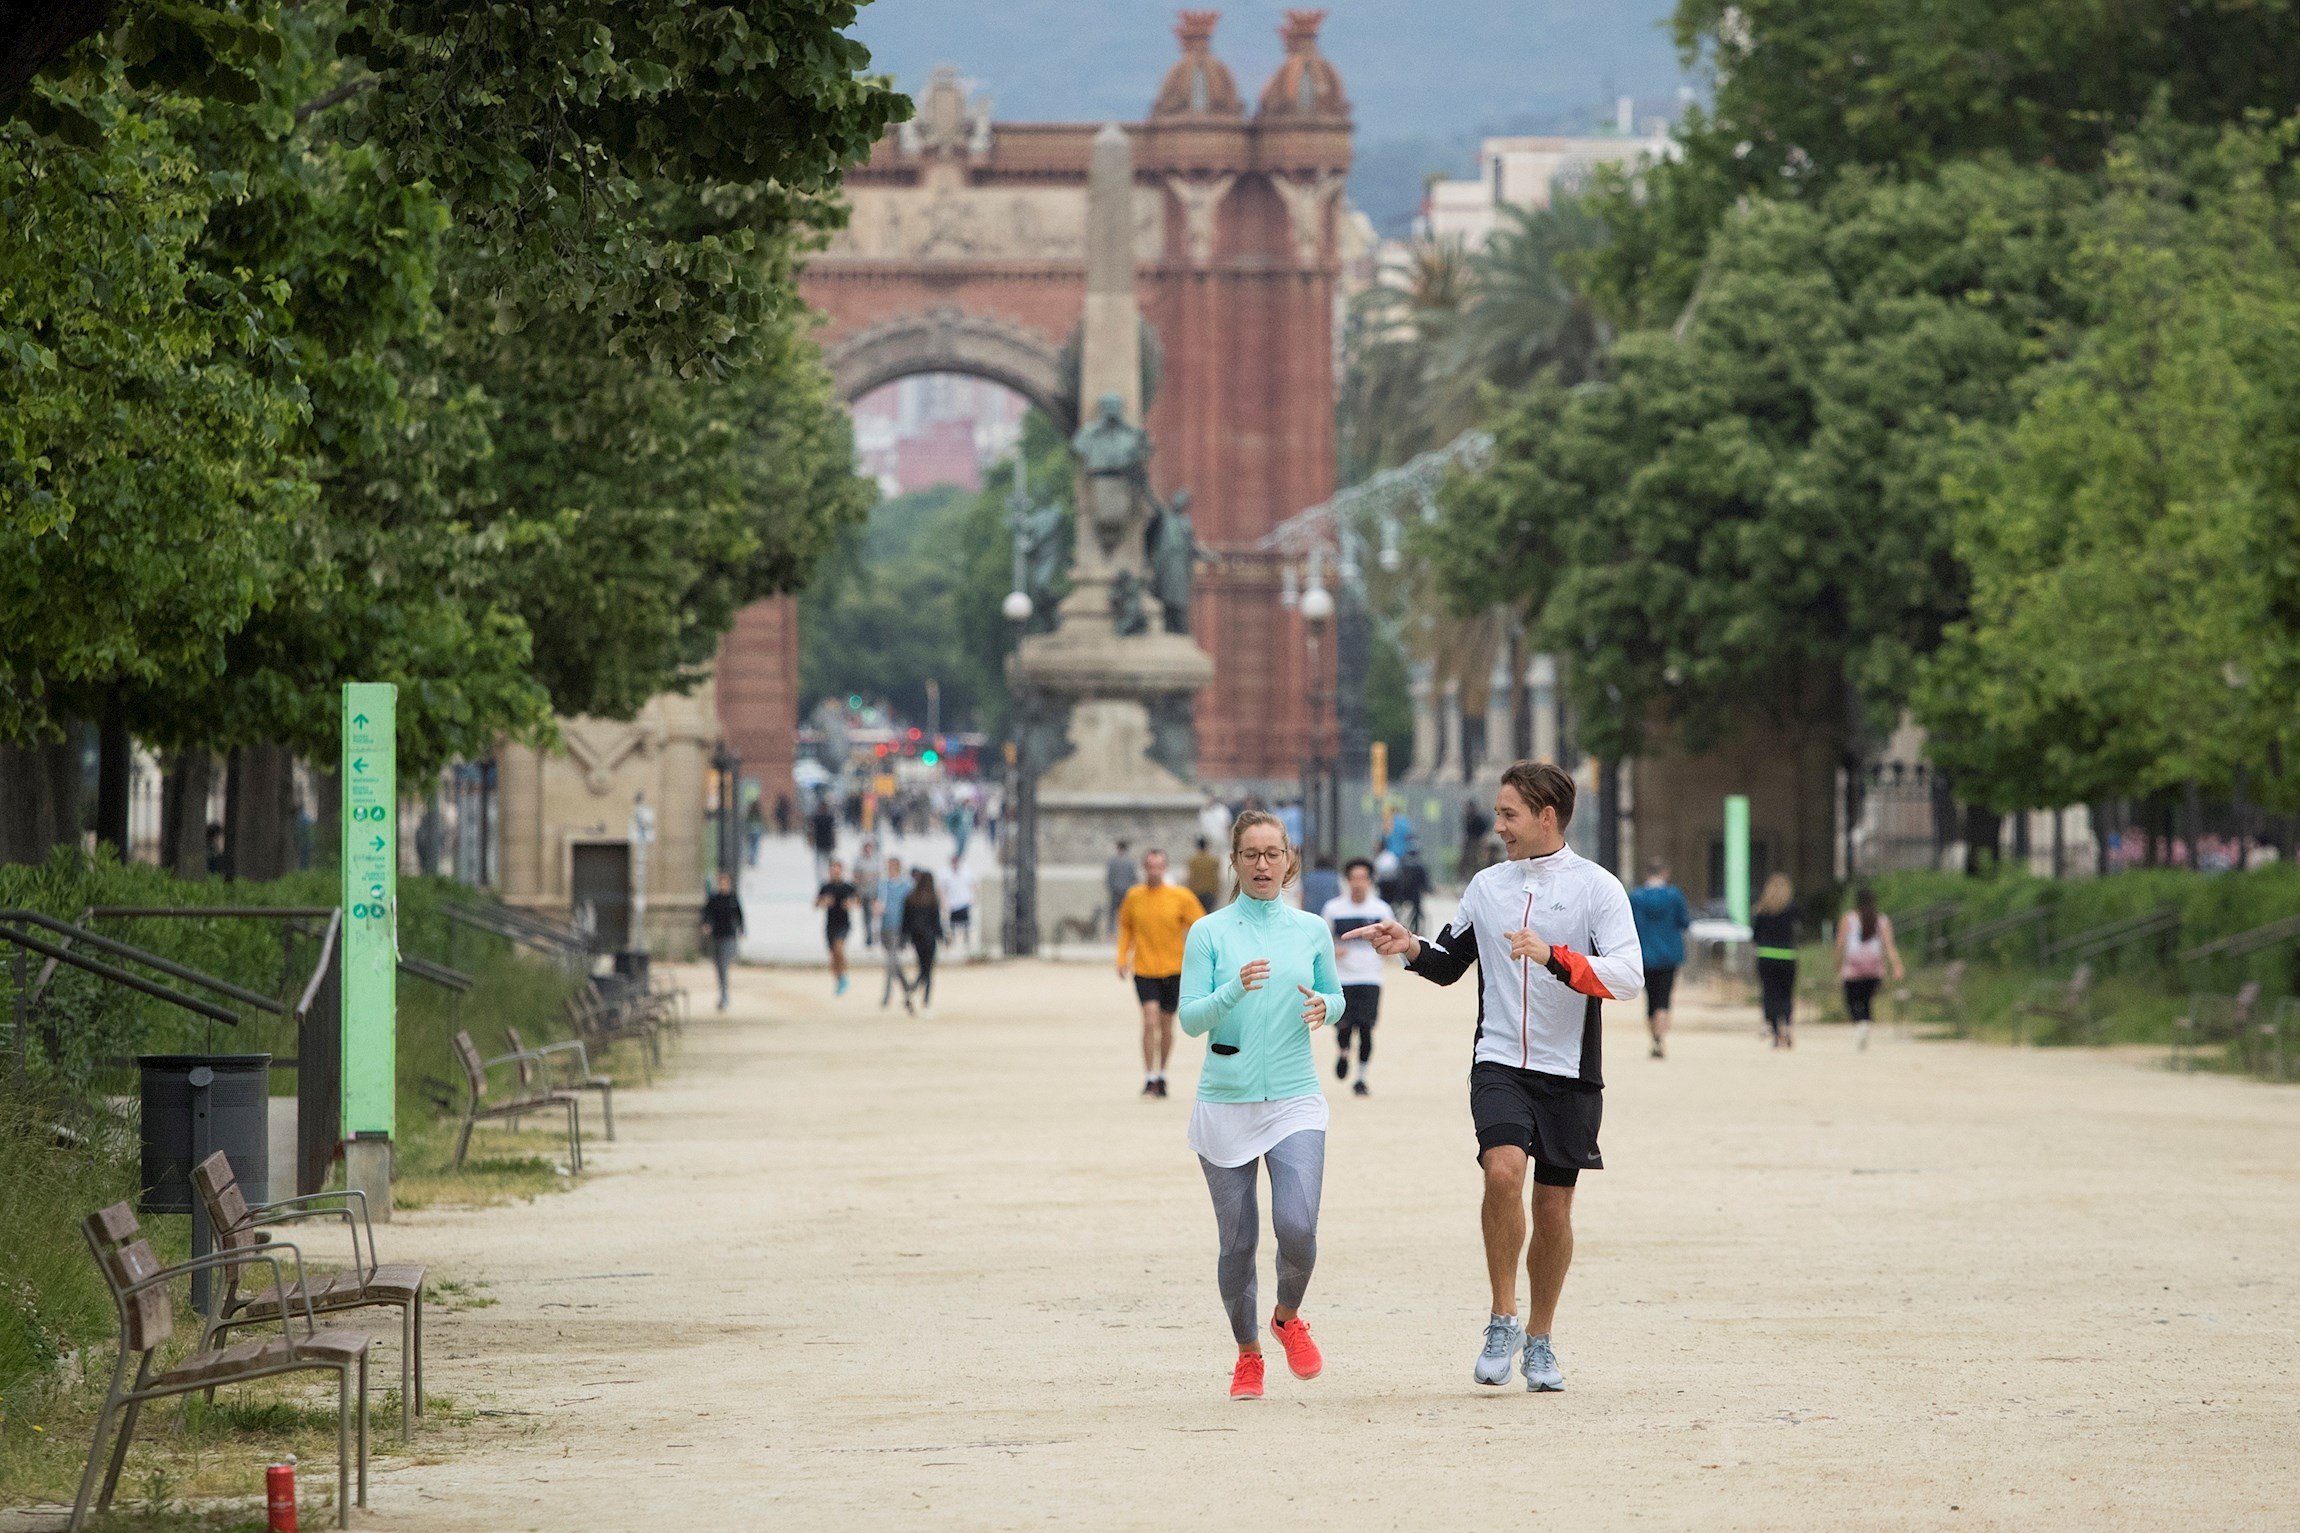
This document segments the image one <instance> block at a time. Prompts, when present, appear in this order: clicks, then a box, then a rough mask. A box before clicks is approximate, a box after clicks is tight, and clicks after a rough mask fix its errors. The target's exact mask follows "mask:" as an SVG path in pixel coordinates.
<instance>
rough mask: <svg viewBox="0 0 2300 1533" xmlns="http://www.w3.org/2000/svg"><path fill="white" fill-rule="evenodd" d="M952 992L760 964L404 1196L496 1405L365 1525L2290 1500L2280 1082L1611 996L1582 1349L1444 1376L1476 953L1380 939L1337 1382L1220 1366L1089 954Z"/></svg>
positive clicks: (1492, 1522) (1339, 1274)
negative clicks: (516, 1174)
mask: <svg viewBox="0 0 2300 1533" xmlns="http://www.w3.org/2000/svg"><path fill="white" fill-rule="evenodd" d="M688 983H689V984H690V985H691V986H692V987H693V988H694V989H695V990H696V991H697V993H698V994H700V993H703V991H704V976H703V975H701V974H700V973H691V974H690V975H689V976H688ZM866 990H867V991H868V992H869V993H868V994H867V995H866V993H865V992H866ZM938 999H939V1000H940V1001H941V1014H940V1016H939V1017H938V1018H937V1019H936V1020H934V1021H931V1022H929V1021H912V1020H908V1019H906V1018H904V1017H902V1016H901V1014H900V1012H899V1010H898V1011H896V1012H894V1013H891V1014H890V1013H888V1012H883V1011H881V1010H879V1009H878V1007H877V1005H876V991H875V987H867V986H863V985H859V984H858V986H857V987H856V990H855V991H854V992H853V993H851V994H850V995H848V996H847V997H845V998H844V999H843V1000H840V1001H838V1002H835V1003H834V1002H833V1001H832V999H831V997H830V995H829V984H828V981H827V979H826V977H825V976H824V975H823V974H822V973H821V972H820V971H806V970H798V969H778V970H760V969H752V970H747V971H744V972H743V973H742V974H741V976H740V981H739V984H738V987H737V1005H736V1009H735V1010H734V1011H733V1012H732V1013H731V1014H730V1015H729V1016H728V1017H726V1018H724V1019H722V1018H720V1017H717V1016H714V1015H711V1014H709V1013H708V1012H707V1011H706V1012H703V1013H701V1014H699V1015H698V1019H697V1022H696V1024H695V1026H694V1027H693V1028H692V1029H691V1031H690V1034H689V1038H688V1041H687V1042H686V1044H685V1045H684V1049H683V1057H682V1059H681V1062H680V1068H679V1069H678V1070H677V1071H676V1072H675V1073H674V1074H672V1075H671V1076H670V1077H668V1078H667V1079H666V1080H665V1081H664V1082H663V1083H662V1084H660V1085H658V1086H657V1087H656V1088H655V1089H654V1090H652V1091H642V1092H634V1093H632V1094H631V1095H630V1096H629V1097H628V1099H627V1103H619V1104H618V1106H619V1109H620V1110H619V1111H618V1114H617V1118H618V1122H619V1124H620V1125H621V1128H622V1133H623V1137H622V1139H621V1141H620V1142H619V1143H617V1144H613V1145H605V1144H602V1145H600V1146H598V1148H597V1150H596V1154H595V1159H594V1161H593V1167H594V1169H593V1172H592V1174H591V1175H589V1176H588V1177H587V1178H586V1179H585V1181H584V1183H583V1185H582V1186H580V1187H579V1188H577V1189H576V1190H574V1191H572V1192H570V1193H568V1194H566V1195H565V1196H560V1197H551V1198H545V1199H542V1200H540V1201H537V1202H534V1203H531V1204H527V1205H524V1206H518V1207H509V1208H495V1209H487V1210H474V1211H465V1212H449V1211H438V1212H418V1213H414V1214H411V1215H407V1216H404V1217H403V1219H402V1221H401V1222H400V1223H398V1224H396V1225H395V1226H394V1227H393V1229H392V1231H391V1247H392V1250H393V1254H394V1255H395V1256H400V1255H404V1256H406V1257H410V1258H414V1257H421V1258H426V1259H428V1260H430V1261H431V1262H432V1263H433V1264H434V1266H433V1270H434V1271H435V1272H443V1273H447V1274H457V1275H473V1276H479V1277H483V1278H484V1279H485V1280H486V1283H487V1285H488V1287H487V1292H488V1293H489V1294H490V1295H491V1297H492V1298H493V1299H494V1300H495V1301H496V1302H495V1303H494V1304H493V1305H492V1306H491V1307H486V1308H479V1309H471V1310H465V1311H462V1312H459V1313H455V1314H452V1315H447V1316H443V1317H441V1318H440V1319H439V1321H438V1332H437V1337H438V1339H437V1341H436V1343H435V1352H434V1357H435V1363H434V1366H433V1372H432V1379H433V1388H434V1389H435V1390H436V1391H438V1392H439V1393H442V1394H445V1395H447V1396H450V1397H452V1398H453V1399H454V1400H455V1402H456V1403H457V1405H458V1406H459V1407H460V1408H463V1409H466V1410H474V1409H475V1410H479V1411H484V1412H487V1413H489V1414H486V1415H483V1416H480V1417H479V1418H478V1425H477V1426H476V1428H474V1429H471V1430H472V1431H473V1433H474V1438H475V1440H473V1441H470V1442H468V1443H466V1444H464V1445H462V1446H459V1447H455V1448H452V1449H450V1450H449V1451H448V1453H447V1454H446V1456H445V1460H444V1461H443V1462H436V1463H423V1464H419V1465H416V1466H414V1467H403V1466H402V1465H401V1464H398V1463H394V1464H391V1465H388V1466H386V1467H384V1468H383V1469H382V1470H381V1472H380V1474H379V1477H378V1480H377V1485H376V1493H375V1507H376V1510H375V1512H374V1513H373V1515H372V1521H373V1523H374V1525H377V1526H384V1527H401V1528H409V1529H417V1528H420V1529H441V1530H459V1529H470V1530H482V1529H484V1530H487V1533H506V1530H516V1529H529V1528H532V1529H543V1530H552V1533H558V1530H564V1529H572V1528H585V1529H593V1528H596V1529H608V1528H641V1527H651V1528H673V1527H676V1528H698V1529H699V1528H727V1529H738V1528H739V1529H750V1528H760V1527H770V1526H771V1527H780V1528H808V1529H812V1528H857V1527H874V1528H875V1527H921V1528H925V1527H933V1528H936V1529H941V1530H948V1529H961V1528H966V1529H972V1528H982V1529H992V1528H1014V1527H1023V1526H1038V1525H1051V1526H1064V1527H1076V1528H1168V1527H1171V1528H1181V1527H1237V1528H1264V1529H1267V1528H1288V1527H1312V1526H1317V1527H1333V1528H1342V1529H1358V1528H1428V1527H1461V1528H1479V1527H1487V1526H1495V1527H1501V1526H1510V1527H1524V1526H1556V1527H1573V1528H1583V1529H1588V1528H1604V1527H1617V1526H1631V1525H1637V1526H1652V1527H1695V1526H1699V1527H1702V1528H1720V1527H1722V1528H1763V1529H1783V1528H1815V1529H1821V1528H1829V1529H1837V1528H1848V1527H1860V1528H1958V1529H1977V1528H2022V1529H2032V1528H2084V1529H2113V1528H2136V1529H2137V1528H2149V1529H2159V1528H2165V1527H2197V1528H2204V1527H2210V1528H2255V1527H2256V1528H2288V1527H2290V1526H2291V1525H2292V1508H2293V1507H2294V1505H2296V1504H2300V1467H2296V1464H2300V1460H2296V1457H2295V1455H2294V1453H2293V1444H2294V1441H2295V1431H2296V1429H2300V1370H2296V1367H2295V1363H2296V1351H2295V1335H2296V1334H2300V1095H2296V1094H2295V1093H2294V1092H2292V1091H2291V1090H2289V1089H2280V1088H2275V1087H2269V1086H2263V1085H2258V1084H2253V1083H2248V1082H2243V1081H2238V1080H2230V1079H2222V1078H2215V1077H2209V1076H2172V1075H2168V1074H2166V1073H2165V1072H2164V1071H2163V1070H2162V1069H2161V1068H2159V1067H2158V1065H2157V1062H2156V1061H2155V1060H2153V1059H2151V1058H2147V1057H2142V1056H2129V1057H2118V1056H2105V1055H2101V1054H2095V1053H2087V1052H2034V1051H2031V1052H2015V1051H2011V1050H2007V1049H2002V1048H1984V1047H1977V1046H1973V1045H1966V1044H1953V1043H1931V1042H1920V1041H1915V1040H1911V1039H1907V1038H1903V1037H1899V1036H1896V1035H1894V1034H1893V1033H1892V1032H1891V1030H1889V1029H1886V1030H1881V1031H1880V1034H1879V1037H1878V1040H1877V1042H1876V1045H1875V1046H1874V1047H1873V1048H1872V1049H1870V1050H1869V1051H1868V1052H1867V1053H1865V1054H1862V1053H1855V1052H1854V1051H1853V1048H1852V1040H1851V1037H1850V1035H1849V1032H1848V1030H1846V1029H1844V1028H1841V1027H1839V1028H1810V1029H1806V1030H1804V1036H1803V1037H1802V1038H1801V1040H1800V1044H1799V1047H1798V1048H1797V1050H1796V1051H1795V1052H1794V1053H1792V1054H1786V1055H1783V1054H1775V1053H1770V1052H1768V1051H1767V1050H1766V1049H1765V1048H1764V1047H1763V1046H1762V1045H1761V1044H1760V1043H1758V1042H1757V1041H1756V1038H1755V1019H1754V1014H1753V1012H1749V1011H1746V1010H1743V1009H1740V1008H1737V1007H1719V1006H1704V1005H1701V1004H1700V1003H1699V1001H1698V998H1696V997H1686V998H1685V999H1686V1000H1688V1001H1690V1002H1692V1004H1689V1005H1685V1006H1684V1007H1683V1010H1682V1013H1681V1014H1682V1016H1683V1017H1684V1019H1685V1020H1686V1021H1687V1022H1689V1023H1690V1024H1691V1025H1690V1026H1689V1027H1687V1028H1686V1029H1685V1030H1684V1031H1683V1032H1682V1033H1681V1035H1680V1038H1679V1040H1678V1042H1677V1045H1676V1047H1675V1048H1674V1049H1673V1051H1672V1057H1671V1058H1670V1059H1668V1060H1667V1061H1666V1062H1659V1063H1656V1062H1653V1061H1650V1060H1648V1059H1646V1058H1645V1057H1644V1051H1643V1049H1642V1048H1641V1047H1640V1042H1641V1039H1640V1029H1639V1028H1638V1026H1637V1019H1636V1017H1634V1016H1632V1015H1630V1014H1628V1009H1627V1008H1616V1009H1615V1011H1614V1015H1613V1016H1612V1017H1611V1018H1610V1025H1609V1027H1608V1031H1607V1037H1606V1052H1607V1059H1608V1062H1609V1063H1608V1070H1607V1074H1608V1076H1609V1078H1610V1081H1611V1087H1610V1091H1609V1094H1608V1104H1607V1119H1606V1127H1605V1151H1606V1159H1607V1163H1608V1167H1609V1169H1607V1170H1606V1171H1605V1172H1603V1173H1602V1174H1593V1175H1591V1176H1588V1177H1585V1178H1584V1180H1583V1191H1582V1195H1581V1200H1580V1206H1579V1210H1578V1222H1579V1235H1580V1253H1579V1257H1578V1260H1577V1262H1576V1265H1575V1267H1574V1270H1573V1275H1572V1278H1571V1280H1570V1282H1569V1283H1568V1285H1567V1288H1566V1295H1565V1305H1564V1310H1563V1314H1562V1316H1561V1320H1560V1323H1559V1326H1558V1346H1559V1351H1560V1354H1561V1357H1562V1360H1563V1362H1564V1365H1565V1367H1566V1369H1567V1371H1568V1376H1569V1380H1570V1386H1569V1388H1568V1390H1567V1391H1566V1392H1565V1393H1564V1394H1562V1395H1554V1396H1529V1395H1527V1394H1526V1393H1524V1392H1523V1391H1522V1389H1519V1388H1515V1387H1512V1388H1507V1389H1499V1390H1495V1389H1480V1388H1478V1387H1476V1386H1474V1385H1473V1384H1471V1382H1470V1380H1469V1370H1470V1361H1471V1358H1472V1356H1473V1355H1474V1353H1475V1352H1476V1349H1477V1345H1478V1341H1479V1332H1480V1325H1481V1323H1482V1321H1483V1320H1484V1310H1485V1291H1484V1283H1483V1276H1482V1267H1481V1259H1480V1251H1479V1245H1478V1233H1477V1220H1476V1204H1477V1197H1478V1178H1477V1174H1476V1170H1475V1168H1474V1165H1473V1163H1472V1159H1471V1156H1472V1148H1473V1145H1472V1139H1471V1135H1470V1131H1469V1126H1468V1121H1467V1113H1466V1110H1465V1106H1464V1101H1463V1085H1462V1077H1463V1071H1464V1068H1465V1064H1466V1060H1467V1054H1468V1047H1469V1036H1470V1022H1469V1008H1470V1007H1471V1006H1472V1005H1473V1004H1474V999H1473V995H1472V992H1471V991H1470V990H1469V989H1468V988H1467V987H1463V988H1458V989H1455V990H1452V991H1439V990H1435V989H1433V988H1430V987H1428V986H1425V985H1423V984H1421V983H1419V982H1417V981H1401V982H1399V983H1397V984H1396V985H1395V986H1394V987H1393V990H1392V993H1391V999H1390V1002H1389V1003H1388V1005H1387V1006H1386V1007H1385V1014H1384V1020H1383V1022H1382V1024H1381V1033H1380V1043H1379V1048H1378V1051H1377V1053H1376V1057H1375V1072H1376V1073H1375V1076H1374V1082H1375V1086H1376V1092H1377V1094H1376V1095H1374V1096H1372V1097H1371V1098H1367V1099H1358V1098H1354V1097H1351V1096H1349V1095H1346V1094H1335V1096H1334V1104H1333V1105H1334V1121H1333V1127H1332V1131H1331V1139H1330V1155H1329V1164H1328V1173H1327V1181H1326V1193H1325V1218H1324V1224H1323V1228H1322V1230H1321V1251H1320V1258H1319V1265H1318V1270H1317V1276H1316V1280H1315V1282H1314V1283H1313V1284H1312V1286H1311V1289H1310V1292H1309V1297H1308V1301H1307V1303H1306V1304H1305V1306H1304V1312H1305V1313H1306V1314H1307V1315H1309V1316H1310V1317H1311V1318H1312V1319H1313V1320H1314V1321H1315V1323H1316V1325H1317V1328H1318V1336H1319V1338H1320V1340H1321V1342H1322V1343H1323V1345H1324V1347H1325V1349H1326V1355H1327V1369H1326V1373H1325V1376H1324V1377H1322V1378H1320V1379H1318V1380H1316V1381H1314V1382H1312V1383H1309V1384H1302V1383H1299V1382H1297V1381H1296V1380H1294V1379H1293V1378H1292V1377H1290V1376H1289V1375H1287V1374H1285V1373H1284V1371H1283V1370H1282V1369H1275V1368H1274V1369H1273V1375H1272V1379H1271V1383H1270V1393H1269V1398H1267V1399H1266V1400H1263V1401H1260V1402H1256V1403H1248V1404H1233V1403H1231V1402H1230V1401H1229V1400H1228V1399H1226V1398H1225V1397H1224V1388H1225V1386H1226V1384H1227V1381H1228V1376H1229V1364H1230V1358H1231V1354H1232V1348H1231V1344H1230V1340H1229V1336H1228V1332H1227V1329H1226V1327H1225V1326H1224V1324H1223V1319H1222V1313H1221V1309H1220V1307H1219V1303H1218V1301H1217V1297H1216V1294H1215V1289H1214V1229H1213V1220H1212V1216H1211V1213H1210V1210H1209V1208H1208V1206H1207V1198H1206V1192H1205V1187H1204V1184H1203V1182H1202V1180H1201V1178H1200V1176H1199V1173H1198V1169H1197V1166H1196V1165H1195V1163H1194V1162H1193V1160H1192V1158H1191V1156H1190V1154H1189V1152H1188V1151H1187V1150H1186V1149H1185V1148H1184V1146H1183V1142H1182V1141H1183V1125H1184V1121H1185V1119H1186V1117H1187V1114H1188V1108H1189V1104H1188V1101H1187V1095H1188V1092H1189V1090H1190V1086H1191V1082H1192V1080H1193V1079H1194V1076H1195V1074H1196V1065H1197V1060H1198V1057H1199V1049H1200V1045H1198V1044H1195V1043H1191V1042H1187V1041H1186V1042H1185V1044H1184V1045H1183V1047H1182V1049H1181V1051H1180V1054H1179V1056H1178V1063H1179V1065H1180V1067H1181V1068H1180V1070H1179V1073H1178V1075H1177V1079H1176V1086H1175V1098H1174V1099H1173V1100H1170V1101H1166V1102H1151V1101H1143V1100H1139V1099H1137V1098H1136V1097H1135V1096H1134V1091H1135V1088H1136V1085H1137V1082H1138V1079H1139V1076H1138V1067H1137V1064H1136V1061H1135V1056H1134V1044H1135V1027H1134V1024H1133V1022H1132V1020H1131V1017H1130V1012H1131V992H1130V990H1128V989H1127V988H1125V987H1123V986H1121V985H1119V984H1118V983H1117V982H1116V981H1115V980H1114V979H1113V978H1112V977H1111V976H1110V974H1109V973H1108V971H1107V970H1106V969H1103V968H1100V967H1094V966H1088V965H1066V966H1056V965H1046V964H998V965H981V966H974V967H964V968H961V967H954V968H952V969H951V970H950V971H949V972H948V974H947V978H946V988H945V990H944V993H943V995H942V996H940V997H939V998H938ZM1323 1053H1324V1050H1323V1049H1321V1055H1323ZM1330 1083H1331V1078H1330V1077H1329V1086H1330ZM1271 1260H1272V1256H1271V1243H1270V1242H1269V1240H1268V1239H1267V1238H1265V1240H1264V1242H1263V1253H1262V1263H1263V1272H1264V1278H1263V1294H1264V1302H1265V1303H1267V1300H1268V1294H1269V1292H1270V1278H1269V1270H1270V1263H1271Z"/></svg>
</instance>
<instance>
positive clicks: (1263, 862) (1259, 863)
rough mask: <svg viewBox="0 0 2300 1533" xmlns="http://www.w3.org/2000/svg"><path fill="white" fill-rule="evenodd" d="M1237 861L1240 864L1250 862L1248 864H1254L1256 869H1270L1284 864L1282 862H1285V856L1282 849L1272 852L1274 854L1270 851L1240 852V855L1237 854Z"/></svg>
mask: <svg viewBox="0 0 2300 1533" xmlns="http://www.w3.org/2000/svg"><path fill="white" fill-rule="evenodd" d="M1238 860H1239V861H1240V862H1250V863H1252V864H1254V866H1256V867H1258V868H1259V867H1271V866H1275V865H1276V864H1278V863H1281V862H1284V861H1285V860H1286V854H1285V852H1284V851H1283V850H1282V849H1281V850H1279V851H1274V852H1272V851H1250V852H1240V853H1239V854H1238Z"/></svg>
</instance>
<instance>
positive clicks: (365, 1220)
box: [256, 1187, 383, 1268]
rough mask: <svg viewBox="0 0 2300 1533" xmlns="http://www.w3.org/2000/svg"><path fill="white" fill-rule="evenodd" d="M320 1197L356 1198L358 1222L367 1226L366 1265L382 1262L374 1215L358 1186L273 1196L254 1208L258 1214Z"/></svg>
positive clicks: (355, 1255)
mask: <svg viewBox="0 0 2300 1533" xmlns="http://www.w3.org/2000/svg"><path fill="white" fill-rule="evenodd" d="M322 1198H345V1199H355V1200H357V1201H358V1203H359V1222H360V1223H361V1224H363V1225H365V1226H366V1227H367V1261H368V1265H369V1267H371V1268H372V1267H374V1266H376V1265H378V1264H379V1263H381V1262H382V1260H383V1257H382V1255H381V1254H380V1253H378V1252H377V1250H376V1249H375V1219H374V1216H373V1215H371V1214H370V1213H369V1212H368V1208H367V1194H366V1192H364V1191H362V1190H361V1189H360V1188H357V1187H338V1188H335V1189H334V1190H333V1191H330V1192H307V1193H304V1194H303V1195H302V1196H300V1197H294V1198H274V1199H272V1200H271V1201H270V1202H269V1203H265V1204H262V1205H260V1206H259V1207H258V1208H257V1209H256V1212H257V1213H259V1214H260V1213H265V1212H268V1211H269V1210H272V1209H275V1208H294V1207H297V1206H299V1205H301V1204H305V1203H317V1202H319V1201H320V1200H321V1199H322ZM352 1260H353V1261H357V1260H359V1239H358V1236H357V1235H356V1233H355V1234H354V1236H353V1238H352Z"/></svg>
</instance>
